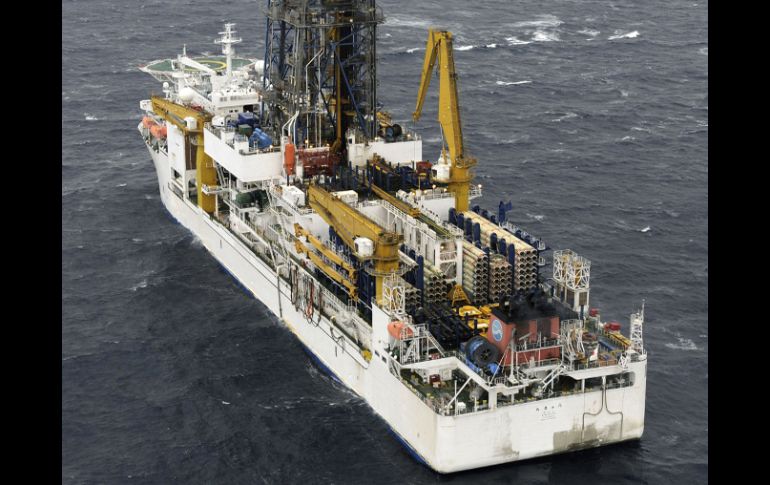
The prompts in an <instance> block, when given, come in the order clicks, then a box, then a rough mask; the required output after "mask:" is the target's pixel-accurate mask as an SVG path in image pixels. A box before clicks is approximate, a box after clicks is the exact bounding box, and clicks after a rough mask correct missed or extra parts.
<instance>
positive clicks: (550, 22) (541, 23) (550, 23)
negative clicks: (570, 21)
mask: <svg viewBox="0 0 770 485" xmlns="http://www.w3.org/2000/svg"><path fill="white" fill-rule="evenodd" d="M539 17H540V18H539V19H538V20H524V21H522V22H516V23H514V24H513V26H514V27H558V26H560V25H561V24H563V23H564V22H563V21H562V20H561V19H559V18H558V17H556V16H555V15H540V16H539Z"/></svg>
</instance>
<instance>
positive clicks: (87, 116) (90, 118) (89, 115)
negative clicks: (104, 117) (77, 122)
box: [83, 113, 99, 121]
mask: <svg viewBox="0 0 770 485" xmlns="http://www.w3.org/2000/svg"><path fill="white" fill-rule="evenodd" d="M83 116H85V118H86V121H99V118H97V117H96V116H94V115H92V114H90V113H83Z"/></svg>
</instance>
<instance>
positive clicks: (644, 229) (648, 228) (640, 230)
mask: <svg viewBox="0 0 770 485" xmlns="http://www.w3.org/2000/svg"><path fill="white" fill-rule="evenodd" d="M649 231H650V226H647V227H645V228H643V229H639V232H649Z"/></svg>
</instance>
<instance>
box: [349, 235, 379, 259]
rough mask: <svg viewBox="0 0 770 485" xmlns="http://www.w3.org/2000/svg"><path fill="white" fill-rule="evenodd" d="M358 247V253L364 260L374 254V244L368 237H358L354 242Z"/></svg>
mask: <svg viewBox="0 0 770 485" xmlns="http://www.w3.org/2000/svg"><path fill="white" fill-rule="evenodd" d="M353 243H354V244H355V246H356V253H357V254H358V255H359V256H362V257H364V258H366V257H369V256H371V255H373V254H374V242H372V240H371V239H369V238H367V237H357V238H355V239H354V240H353Z"/></svg>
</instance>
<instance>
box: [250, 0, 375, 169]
mask: <svg viewBox="0 0 770 485" xmlns="http://www.w3.org/2000/svg"><path fill="white" fill-rule="evenodd" d="M265 16H266V18H267V31H266V39H265V68H264V74H263V88H264V97H263V102H262V108H261V111H262V126H263V129H264V130H268V133H270V134H272V135H273V136H274V137H276V138H277V139H281V140H283V141H285V142H289V143H293V144H294V145H296V147H297V149H298V152H300V151H301V150H302V149H316V150H317V149H319V148H325V147H329V151H330V152H331V153H332V154H340V153H341V152H342V151H343V150H344V149H345V143H344V140H345V136H346V135H347V133H348V131H349V130H357V131H358V133H359V134H360V135H362V136H363V137H364V138H366V139H371V138H373V137H374V136H375V134H376V131H377V117H376V110H377V86H376V84H377V83H376V79H377V74H376V50H375V44H376V35H377V24H378V23H380V22H382V21H383V16H382V13H381V12H380V11H379V10H378V9H377V8H376V5H375V0H268V1H267V10H266V12H265ZM278 137H280V138H278ZM284 137H285V138H284ZM306 175H312V174H306Z"/></svg>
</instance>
